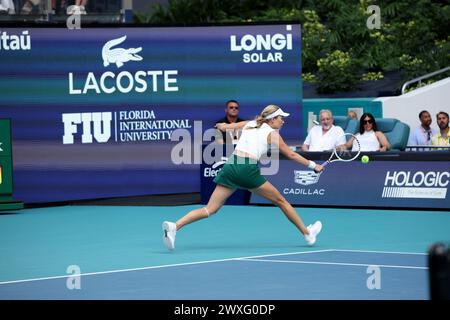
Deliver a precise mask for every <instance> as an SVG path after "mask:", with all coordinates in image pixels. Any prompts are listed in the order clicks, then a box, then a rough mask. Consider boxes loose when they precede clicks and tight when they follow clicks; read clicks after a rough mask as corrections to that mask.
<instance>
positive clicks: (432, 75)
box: [402, 67, 450, 94]
mask: <svg viewBox="0 0 450 320" xmlns="http://www.w3.org/2000/svg"><path fill="white" fill-rule="evenodd" d="M448 70H450V67H446V68H444V69H441V70H438V71H434V72H431V73H428V74H426V75H424V76H421V77H418V78H415V79H412V80H410V81H407V82H405V84H404V85H403V86H402V94H405V91H406V88H408V87H409V85H411V84H413V83H416V82H419V85H420V84H421V83H422V80H424V79H428V78H431V77H434V76H435V75H438V74H441V73H444V72H446V71H448Z"/></svg>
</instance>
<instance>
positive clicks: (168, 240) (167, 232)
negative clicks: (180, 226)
mask: <svg viewBox="0 0 450 320" xmlns="http://www.w3.org/2000/svg"><path fill="white" fill-rule="evenodd" d="M162 228H163V232H164V236H163V241H164V244H165V245H166V247H167V249H169V250H173V249H175V236H176V234H177V225H176V224H175V223H173V222H169V221H164V222H163V224H162Z"/></svg>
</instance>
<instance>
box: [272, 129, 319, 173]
mask: <svg viewBox="0 0 450 320" xmlns="http://www.w3.org/2000/svg"><path fill="white" fill-rule="evenodd" d="M267 142H268V143H269V144H272V145H274V146H275V147H277V148H278V149H279V150H280V153H281V154H283V155H284V156H285V157H286V158H288V159H289V160H292V161H295V162H297V163H300V164H302V165H304V166H306V167H309V165H310V163H313V164H314V162H311V160H308V159H306V158H305V157H302V156H301V155H299V154H298V153H297V152H294V151H293V150H292V149H291V148H289V147H288V145H287V144H286V142H284V140H283V138H282V137H281V136H280V134H279V133H278V132H277V131H272V132H271V133H270V134H269V136H268V137H267ZM311 169H314V171H315V172H321V171H322V170H323V167H322V166H321V165H320V164H315V166H314V168H311Z"/></svg>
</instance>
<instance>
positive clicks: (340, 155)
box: [322, 133, 361, 167]
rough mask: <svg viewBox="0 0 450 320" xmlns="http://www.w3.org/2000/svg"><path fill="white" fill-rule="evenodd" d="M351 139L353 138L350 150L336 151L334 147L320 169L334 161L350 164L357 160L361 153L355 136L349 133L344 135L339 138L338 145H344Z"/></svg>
mask: <svg viewBox="0 0 450 320" xmlns="http://www.w3.org/2000/svg"><path fill="white" fill-rule="evenodd" d="M351 138H353V148H352V150H338V148H337V146H335V147H334V149H333V153H332V154H331V156H330V158H329V159H328V160H327V161H325V162H324V163H322V167H325V166H327V165H329V164H330V163H332V162H335V161H343V162H350V161H353V160H355V159H356V158H358V157H359V154H360V153H361V144H360V143H359V140H358V138H356V136H355V135H353V134H351V133H345V134H344V135H343V136H341V137H340V138H339V140H338V141H339V142H338V145H341V144H344V143H346V142H347V141H349V140H350V139H351Z"/></svg>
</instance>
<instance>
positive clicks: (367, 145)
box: [352, 130, 380, 151]
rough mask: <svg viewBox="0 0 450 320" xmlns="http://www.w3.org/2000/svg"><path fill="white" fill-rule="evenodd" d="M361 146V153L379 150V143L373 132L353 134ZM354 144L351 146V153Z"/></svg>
mask: <svg viewBox="0 0 450 320" xmlns="http://www.w3.org/2000/svg"><path fill="white" fill-rule="evenodd" d="M355 136H356V138H357V139H358V140H359V144H360V145H361V151H378V150H380V142H379V141H378V138H377V136H376V134H375V131H373V130H371V131H366V132H364V133H363V134H360V133H357V134H355ZM355 146H356V143H354V144H353V147H352V151H355Z"/></svg>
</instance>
